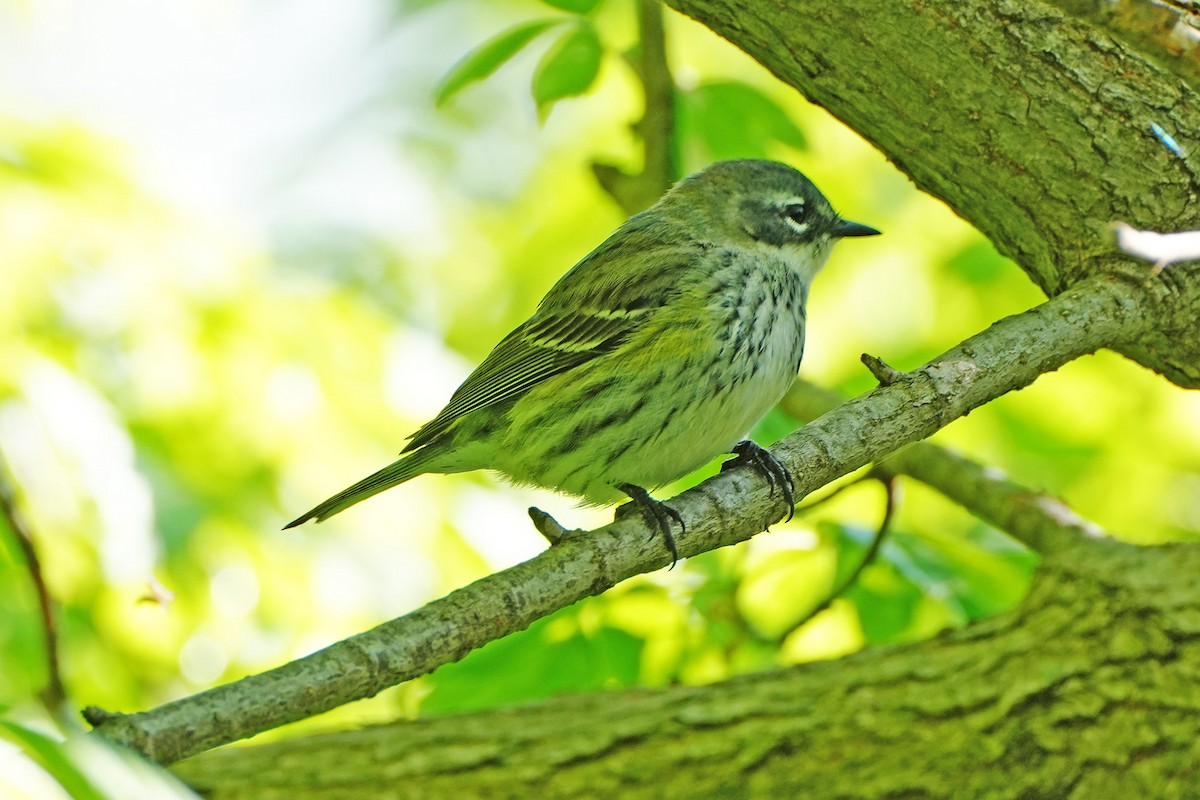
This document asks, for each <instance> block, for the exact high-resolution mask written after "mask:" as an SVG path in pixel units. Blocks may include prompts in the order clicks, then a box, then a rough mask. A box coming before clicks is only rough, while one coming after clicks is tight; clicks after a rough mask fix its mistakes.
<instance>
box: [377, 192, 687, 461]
mask: <svg viewBox="0 0 1200 800" xmlns="http://www.w3.org/2000/svg"><path fill="white" fill-rule="evenodd" d="M668 234H669V229H667V228H664V227H663V225H662V221H661V220H659V219H656V218H654V217H653V216H651V215H638V216H635V217H633V218H631V219H630V220H628V221H627V222H626V223H625V225H624V226H622V227H621V228H620V229H618V230H617V232H616V233H615V234H614V235H613V236H611V237H610V238H609V239H608V241H606V242H604V243H603V244H601V245H600V246H599V247H597V248H596V249H595V250H594V251H592V253H591V254H589V255H588V256H587V257H586V258H584V259H583V260H582V261H580V262H579V263H578V264H576V265H575V267H573V268H572V269H571V271H570V272H568V273H567V274H566V275H564V276H563V277H562V278H561V279H560V280H559V282H558V283H557V284H555V285H554V287H553V288H552V289H551V290H550V291H549V292H548V293H547V294H546V297H545V299H543V300H542V303H541V305H540V306H539V307H538V310H537V312H536V313H535V314H534V315H533V317H531V318H530V319H529V320H528V321H526V322H525V323H523V324H522V325H520V326H519V327H518V328H516V330H514V331H513V332H512V333H510V334H509V335H508V336H506V337H504V339H502V340H501V341H500V343H499V344H498V345H496V347H495V349H493V350H492V352H491V353H490V354H488V356H487V358H485V359H484V360H483V362H482V363H481V364H480V365H479V366H478V367H477V368H476V369H475V371H474V372H472V373H471V375H470V376H469V377H468V378H467V379H466V380H465V381H464V382H463V384H462V386H460V387H458V389H457V391H455V392H454V394H453V395H452V396H451V397H450V402H448V403H447V404H446V407H445V408H443V409H442V410H441V411H440V412H439V413H438V415H437V416H436V417H434V418H433V419H432V420H431V421H429V422H428V423H426V424H425V425H424V426H422V427H421V428H420V430H418V431H417V432H416V433H414V434H413V435H412V437H411V440H410V441H409V443H408V445H407V446H406V447H405V448H404V450H403V451H401V452H405V453H407V452H409V451H411V450H415V449H417V448H419V447H423V446H424V445H427V444H429V443H430V442H432V441H434V440H435V439H437V438H438V437H439V436H442V435H443V434H445V433H446V432H448V431H449V430H450V428H451V427H452V426H453V425H454V423H455V422H456V421H457V420H459V419H461V418H462V417H463V416H464V415H466V414H470V413H471V412H473V411H477V410H479V409H481V408H485V407H487V406H491V405H495V404H498V403H503V402H506V401H510V400H514V399H516V398H519V397H521V396H522V395H524V394H525V393H527V392H528V391H529V390H530V389H532V388H533V387H535V386H537V385H538V384H540V383H543V382H544V381H546V380H549V379H550V378H552V377H554V376H555V375H559V374H561V373H563V372H566V371H568V370H571V369H575V368H576V367H578V366H580V365H581V364H584V363H586V362H588V361H591V360H592V359H594V358H597V357H598V356H602V355H604V354H605V353H610V352H612V351H613V350H614V349H615V348H616V347H618V346H619V345H620V344H621V343H622V342H624V341H625V340H626V339H628V338H629V336H631V335H632V334H633V333H634V332H635V331H636V330H637V329H638V328H640V327H641V326H642V325H644V324H645V323H646V321H647V320H648V319H649V318H650V317H651V316H652V314H653V312H654V311H655V310H656V309H658V308H660V307H662V306H663V305H665V304H666V303H667V302H669V301H670V300H671V299H672V298H673V297H676V296H677V295H678V294H679V288H678V283H677V280H676V279H677V276H678V274H679V272H680V271H681V270H682V269H686V267H687V265H688V263H689V262H691V261H692V260H693V259H694V258H695V257H696V248H697V247H700V245H698V244H697V243H695V242H680V241H678V239H677V238H674V239H672V238H671V237H669V235H668ZM628 258H637V259H639V260H640V261H642V262H643V263H646V260H647V259H648V260H649V263H652V264H655V266H656V268H655V269H654V270H645V269H640V270H634V271H632V274H631V271H630V270H622V269H620V262H621V261H622V260H624V259H628ZM618 298H619V299H618Z"/></svg>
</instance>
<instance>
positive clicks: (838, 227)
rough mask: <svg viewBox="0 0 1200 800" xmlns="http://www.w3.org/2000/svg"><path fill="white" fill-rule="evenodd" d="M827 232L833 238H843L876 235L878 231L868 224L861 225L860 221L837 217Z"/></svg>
mask: <svg viewBox="0 0 1200 800" xmlns="http://www.w3.org/2000/svg"><path fill="white" fill-rule="evenodd" d="M829 233H830V235H831V236H833V237H834V238H835V239H844V238H846V237H848V236H878V235H879V231H877V230H875V229H874V228H872V227H871V226H870V225H863V224H862V223H861V222H851V221H850V220H848V219H839V220H838V221H837V222H835V223H833V227H832V228H830V229H829Z"/></svg>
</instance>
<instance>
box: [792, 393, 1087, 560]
mask: <svg viewBox="0 0 1200 800" xmlns="http://www.w3.org/2000/svg"><path fill="white" fill-rule="evenodd" d="M897 374H898V375H900V376H901V377H903V373H897ZM844 400H845V398H843V397H842V396H841V395H839V394H837V393H836V392H831V391H829V390H828V389H823V388H821V387H819V386H816V385H814V384H811V383H808V382H806V381H797V382H796V384H795V385H794V386H793V387H792V390H791V391H790V392H788V394H787V396H786V397H785V398H784V399H783V402H782V403H781V406H782V407H783V409H784V410H785V411H787V412H788V413H789V414H791V415H792V416H793V417H795V418H796V419H800V420H811V419H816V418H817V417H819V416H821V415H822V414H825V413H828V412H829V411H831V410H832V409H834V408H836V407H837V406H838V404H839V403H842V402H844ZM876 469H877V470H878V471H880V472H882V473H884V474H898V475H907V476H909V477H911V478H915V479H916V480H919V481H921V483H924V484H925V485H927V486H929V487H931V488H933V489H935V490H937V491H938V492H941V493H942V494H943V495H945V496H946V497H947V498H948V499H950V500H951V501H953V502H955V503H957V504H959V505H960V506H962V507H963V508H965V509H966V510H967V511H969V512H971V513H972V514H974V515H975V516H976V517H979V518H980V519H981V520H983V521H984V522H986V523H988V524H989V525H992V526H993V527H996V528H999V529H1000V530H1002V531H1004V532H1005V533H1007V534H1008V535H1009V536H1011V537H1013V538H1014V539H1016V540H1017V541H1019V542H1021V543H1022V544H1023V545H1025V546H1026V547H1028V548H1030V549H1032V550H1036V551H1037V552H1039V553H1041V554H1042V555H1049V554H1052V553H1056V552H1059V551H1060V550H1062V549H1063V548H1067V547H1075V545H1076V544H1077V543H1078V542H1079V540H1080V539H1081V538H1092V539H1096V538H1101V537H1106V536H1107V535H1108V534H1106V533H1105V532H1104V530H1103V529H1101V528H1100V526H1099V525H1097V524H1096V523H1094V522H1091V521H1090V520H1087V519H1084V518H1083V517H1081V516H1079V515H1078V514H1076V513H1075V512H1074V511H1072V510H1071V509H1070V508H1069V507H1068V506H1067V505H1066V504H1065V503H1063V502H1062V501H1060V500H1057V499H1055V498H1053V497H1050V496H1049V495H1046V494H1045V493H1043V492H1037V491H1034V490H1032V489H1029V488H1028V487H1025V486H1022V485H1020V484H1018V483H1014V482H1013V481H1010V480H1009V479H1008V478H1007V477H1006V476H1004V475H1003V474H1002V473H1001V472H1000V471H999V470H997V469H995V468H993V467H987V466H984V465H983V464H980V463H978V462H976V461H972V460H971V459H969V458H964V457H963V456H961V455H959V454H958V453H955V452H953V451H950V450H947V449H946V448H944V447H939V446H938V445H936V444H932V443H930V442H919V443H917V444H914V445H912V446H910V447H906V448H904V449H903V450H900V451H899V452H897V453H895V454H893V455H892V456H891V457H889V458H887V459H886V460H884V461H883V462H882V463H881V464H879V466H878V467H876Z"/></svg>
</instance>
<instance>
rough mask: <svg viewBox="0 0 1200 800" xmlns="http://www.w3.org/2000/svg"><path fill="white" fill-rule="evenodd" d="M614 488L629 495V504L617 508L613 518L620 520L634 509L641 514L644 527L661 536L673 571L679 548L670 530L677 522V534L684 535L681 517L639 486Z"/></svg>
mask: <svg viewBox="0 0 1200 800" xmlns="http://www.w3.org/2000/svg"><path fill="white" fill-rule="evenodd" d="M615 488H617V489H619V490H620V491H622V492H624V493H625V494H627V495H629V500H630V502H628V503H626V504H625V505H623V506H619V507H618V508H617V510H616V512H615V514H614V515H613V516H614V517H615V518H616V519H622V518H623V517H626V516H628V515H629V514H630V513H632V511H633V510H634V509H635V508H636V509H637V510H638V511H639V512H641V515H642V519H644V520H645V521H646V525H648V526H649V527H651V528H657V529H658V532H659V533H660V534H662V538H663V544H665V545H666V546H667V549H668V550H669V551H671V567H670V569H674V568H675V564H676V563H678V562H679V548H678V547H677V546H676V545H675V533H674V531H672V530H671V523H672V522H678V523H679V532H680V533H681V534H682V533H686V532H687V526H686V525H684V524H683V517H682V516H680V514H679V512H678V511H676V510H675V509H673V508H671V507H670V506H669V505H667V504H666V503H662V502H659V501H658V500H655V499H654V498H653V497H651V496H650V493H649V492H647V491H646V490H645V489H643V488H642V487H640V486H634V485H633V484H632V483H618V484H617V485H616V487H615Z"/></svg>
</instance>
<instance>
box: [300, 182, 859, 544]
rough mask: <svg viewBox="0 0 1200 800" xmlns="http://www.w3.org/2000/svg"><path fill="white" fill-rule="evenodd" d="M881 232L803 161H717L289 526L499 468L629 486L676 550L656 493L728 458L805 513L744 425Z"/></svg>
mask: <svg viewBox="0 0 1200 800" xmlns="http://www.w3.org/2000/svg"><path fill="white" fill-rule="evenodd" d="M878 233H879V231H878V230H876V229H875V228H872V227H869V226H867V225H863V224H861V223H857V222H850V221H848V220H845V219H843V218H842V217H841V216H839V215H838V214H837V213H836V212H835V211H834V210H833V207H832V206H831V205H830V203H829V201H828V200H827V199H826V198H825V196H824V195H823V194H821V192H820V191H819V190H818V189H817V187H816V186H814V185H813V183H812V182H811V181H810V180H809V179H808V178H806V177H805V176H804V175H803V174H802V173H801V172H799V171H798V170H796V169H794V168H792V167H791V166H788V165H786V164H782V163H779V162H776V161H768V160H761V159H739V160H731V161H720V162H716V163H714V164H711V165H709V166H708V167H706V168H704V169H702V170H700V171H699V172H696V173H694V174H692V175H690V176H688V177H686V178H684V179H683V180H681V181H679V182H678V183H676V184H675V185H674V186H673V187H671V188H670V189H669V190H668V191H667V192H666V193H665V194H664V195H663V197H662V198H661V199H660V200H659V201H658V202H657V203H656V204H655V205H653V206H652V207H651V208H649V209H647V210H646V211H643V212H641V213H638V214H635V215H634V216H632V217H630V218H629V219H628V220H626V221H625V222H624V223H623V224H622V225H620V226H619V227H618V228H617V229H616V231H614V232H613V233H612V234H611V235H610V236H609V237H608V238H607V239H606V240H604V241H603V242H602V243H601V244H600V245H599V246H598V247H596V248H595V249H594V250H593V251H591V253H589V254H588V255H587V256H585V257H584V258H583V259H582V260H580V261H579V262H578V263H577V264H575V265H574V266H573V267H572V268H571V269H570V270H569V271H568V272H567V273H566V274H565V275H563V276H562V278H560V279H559V280H558V282H556V283H555V284H554V285H553V286H552V287H551V289H550V290H549V291H548V292H547V293H546V295H545V297H544V298H543V299H542V300H541V302H540V303H539V304H538V306H537V308H536V310H535V311H534V313H533V315H532V316H531V317H530V318H529V319H527V320H526V321H525V322H523V323H521V324H520V325H518V326H517V327H516V328H515V329H514V330H513V331H512V332H511V333H509V334H508V335H507V336H505V337H504V338H503V339H502V340H501V341H500V342H499V344H497V345H496V346H495V348H494V349H493V350H492V351H491V352H490V353H489V354H488V355H487V357H486V358H484V359H483V361H482V362H481V363H480V364H479V366H478V367H476V368H475V370H474V371H473V372H472V373H471V374H470V375H469V376H468V377H467V379H466V380H465V381H463V383H462V385H461V386H459V387H458V389H457V390H456V391H455V392H454V393H453V394H452V395H451V397H450V399H449V402H447V404H446V406H445V407H444V408H443V409H442V410H441V411H440V412H439V413H438V414H437V415H436V416H435V417H434V418H433V419H432V420H430V421H429V422H427V423H426V424H425V425H423V426H421V427H420V428H419V429H418V430H417V431H416V432H415V433H413V434H412V435H411V436H410V437H409V440H408V443H407V446H405V447H404V449H403V450H402V451H401V457H400V459H399V460H397V461H395V462H393V463H391V464H389V465H387V466H385V467H384V468H382V469H380V470H379V471H377V472H375V473H373V474H371V475H369V476H368V477H366V478H363V479H362V480H361V481H359V482H358V483H355V484H354V485H352V486H350V487H349V488H347V489H344V490H343V491H341V492H338V493H337V494H335V495H333V496H332V497H330V498H329V499H327V500H325V501H324V502H322V503H320V504H319V505H317V506H315V507H314V508H312V509H311V510H309V511H307V512H305V513H304V514H302V515H300V516H299V517H297V518H296V519H295V520H293V521H292V522H290V523H288V524H287V525H286V526H285V527H286V528H292V527H295V526H297V525H300V524H302V523H305V522H308V521H309V520H316V521H317V522H320V521H323V520H325V519H328V518H329V517H331V516H333V515H334V514H337V513H339V512H341V511H344V510H345V509H347V508H349V507H350V506H352V505H354V504H356V503H359V502H361V501H363V500H366V499H367V498H369V497H371V496H373V495H375V494H378V493H379V492H382V491H384V490H386V489H390V488H392V487H393V486H396V485H398V484H400V483H403V482H405V481H408V480H410V479H412V478H414V477H416V476H418V475H421V474H424V473H457V472H465V471H470V470H477V469H492V470H496V471H498V472H500V473H501V474H502V475H504V476H505V477H507V478H508V479H509V480H511V481H512V482H514V483H517V484H526V485H534V486H540V487H545V488H549V489H553V490H556V491H558V492H560V493H563V494H567V495H572V496H574V497H577V498H579V499H580V500H581V502H582V504H584V505H594V506H601V505H611V504H614V503H617V502H619V501H621V500H623V499H629V500H631V501H632V504H631V505H632V506H635V507H637V508H639V509H640V510H641V511H642V513H643V516H644V517H645V519H646V521H647V524H648V525H650V526H651V527H657V528H658V529H659V530H660V531H661V532H662V535H663V538H664V540H665V542H666V545H667V547H668V549H669V550H670V551H671V554H672V556H673V557H674V558H675V559H678V550H677V547H676V544H675V537H674V534H673V530H672V524H677V525H678V526H679V528H680V530H681V531H682V530H684V525H683V520H682V518H681V517H680V515H679V514H678V513H677V512H675V510H674V509H672V508H670V506H669V505H667V504H665V503H662V502H660V501H658V500H655V499H654V498H653V497H652V495H651V494H650V491H651V490H653V489H657V488H659V487H662V486H663V485H665V484H667V483H670V482H671V481H674V480H676V479H678V478H681V477H683V476H684V475H687V474H688V473H690V472H692V471H693V470H695V469H697V468H699V467H701V466H704V465H705V464H707V463H709V462H711V461H712V460H713V459H715V458H716V457H717V456H719V455H722V454H734V455H736V456H737V457H736V458H735V459H733V460H731V461H728V462H726V465H730V464H735V465H736V464H743V463H748V464H750V465H752V466H755V467H756V468H758V469H759V470H760V471H763V472H764V473H765V474H766V476H767V478H768V481H769V483H770V485H771V487H772V489H774V487H775V486H776V485H779V486H781V487H782V488H783V492H784V498H785V500H786V501H787V502H788V509H789V512H790V510H791V508H792V506H793V505H794V499H793V497H792V493H791V489H792V480H791V476H790V474H789V473H788V472H787V470H786V468H784V467H783V465H782V464H781V463H779V462H778V461H777V460H776V459H775V458H774V457H773V456H772V455H771V454H770V452H769V451H768V450H766V449H764V448H762V447H760V446H759V445H757V444H755V443H753V442H752V441H750V440H748V439H747V438H746V437H747V435H748V432H749V431H750V429H751V428H752V427H753V426H754V425H755V423H757V422H758V421H759V420H760V419H761V418H762V417H763V416H764V415H765V414H766V413H767V412H768V411H769V410H770V409H771V408H772V407H774V406H775V404H776V403H778V402H779V400H780V399H781V398H782V397H783V395H784V393H785V392H786V391H787V390H788V388H789V387H790V386H791V384H792V382H793V380H794V379H795V377H796V374H797V372H798V370H799V367H800V360H801V357H802V356H803V353H804V342H805V303H806V301H807V299H808V293H809V287H810V285H811V284H812V280H813V277H814V276H815V275H816V274H817V272H818V271H819V270H820V269H821V267H822V266H823V265H824V263H825V261H826V259H827V258H828V256H829V252H830V250H831V249H832V247H833V245H834V244H835V243H836V242H837V241H839V240H840V239H844V238H849V237H861V236H874V235H877V234H878ZM535 520H536V517H535ZM672 563H674V562H672Z"/></svg>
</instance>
